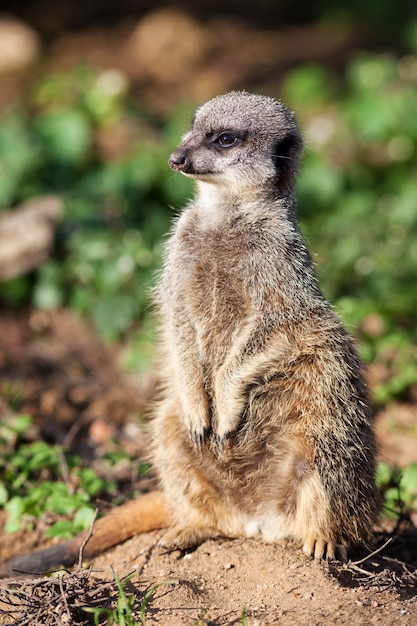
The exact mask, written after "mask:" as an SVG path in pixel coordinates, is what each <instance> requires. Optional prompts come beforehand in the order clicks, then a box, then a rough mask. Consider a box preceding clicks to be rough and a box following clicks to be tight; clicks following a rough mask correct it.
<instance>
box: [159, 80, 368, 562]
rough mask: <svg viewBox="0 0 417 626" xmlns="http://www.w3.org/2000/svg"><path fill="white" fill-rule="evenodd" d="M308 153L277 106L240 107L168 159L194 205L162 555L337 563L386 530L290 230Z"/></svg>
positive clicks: (163, 352)
mask: <svg viewBox="0 0 417 626" xmlns="http://www.w3.org/2000/svg"><path fill="white" fill-rule="evenodd" d="M301 152H302V138H301V135H300V132H299V130H298V127H297V124H296V121H295V119H294V115H293V114H292V113H291V112H290V111H289V110H288V109H287V108H286V107H285V106H284V105H283V104H282V103H280V102H277V101H275V100H273V99H272V98H268V97H265V96H258V95H253V94H248V93H246V92H231V93H229V94H226V95H224V96H219V97H217V98H214V99H213V100H211V101H209V102H207V103H205V104H203V105H202V106H201V107H200V108H199V109H197V111H196V114H195V116H194V118H193V122H192V127H191V130H190V131H189V132H188V133H187V134H186V135H185V136H184V138H183V141H182V143H181V145H180V146H179V147H178V148H177V149H176V150H175V151H174V152H173V154H172V155H171V158H170V161H169V164H170V166H171V168H172V169H174V170H176V171H178V172H180V173H182V174H183V175H185V176H189V177H192V178H194V179H195V180H196V186H197V193H196V197H195V199H194V200H193V201H192V203H191V204H190V205H189V206H188V207H186V208H185V210H184V211H183V212H182V214H181V215H180V217H179V218H178V220H177V221H176V223H175V225H174V228H173V231H172V235H171V238H170V240H169V242H168V245H167V250H166V258H165V264H164V268H163V272H162V276H161V280H160V284H159V289H158V306H159V311H160V317H161V332H160V365H161V376H162V389H161V399H160V401H159V403H158V406H157V408H156V411H155V417H154V420H153V424H152V435H153V452H154V461H155V465H156V468H157V470H158V472H159V476H160V480H161V484H162V487H163V489H164V492H165V496H166V499H167V502H168V505H169V507H170V512H171V515H172V520H173V528H171V529H170V530H169V531H168V533H167V535H166V536H165V540H164V541H165V543H166V544H167V545H170V546H177V547H180V548H187V547H190V546H193V545H196V544H197V543H199V542H201V541H203V540H204V539H205V538H207V537H212V536H216V535H226V536H230V537H236V536H260V537H263V538H264V539H266V540H269V541H275V540H279V539H281V538H283V537H292V538H293V539H295V540H297V541H300V542H301V543H302V544H303V549H304V551H305V552H306V553H307V554H309V555H315V556H316V557H318V558H320V557H323V556H327V557H328V558H332V557H334V556H335V551H336V547H337V546H344V547H348V546H350V545H352V544H356V543H359V542H361V541H365V540H367V538H368V536H369V531H370V529H371V527H372V523H373V521H374V520H375V517H376V515H377V512H378V507H379V501H378V494H377V490H376V487H375V481H374V472H375V442H374V436H373V432H372V423H371V421H372V420H371V412H370V408H369V403H368V398H367V392H366V387H365V384H364V382H363V378H362V371H361V364H360V362H359V360H358V357H357V355H356V352H355V349H354V346H353V343H352V341H351V339H350V338H349V337H348V335H347V334H346V332H345V330H344V329H343V327H342V326H341V324H340V322H339V320H338V318H337V317H336V315H335V313H334V312H333V310H332V308H331V306H330V305H329V304H328V303H327V301H326V300H325V298H324V297H323V295H322V293H321V291H320V289H319V287H318V284H317V279H316V275H315V272H314V268H313V265H312V262H311V258H310V255H309V253H308V250H307V248H306V245H305V242H304V240H303V238H302V235H301V233H300V230H299V228H298V225H297V222H296V218H295V213H294V186H295V177H296V174H297V169H298V164H299V160H300V156H301Z"/></svg>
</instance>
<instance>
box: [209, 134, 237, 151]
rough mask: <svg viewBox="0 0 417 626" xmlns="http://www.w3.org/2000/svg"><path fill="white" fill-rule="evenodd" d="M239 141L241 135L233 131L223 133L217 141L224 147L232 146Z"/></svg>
mask: <svg viewBox="0 0 417 626" xmlns="http://www.w3.org/2000/svg"><path fill="white" fill-rule="evenodd" d="M238 141H239V137H237V136H236V135H234V134H233V133H221V134H220V135H219V136H218V137H217V139H216V141H215V143H218V144H219V146H221V147H222V148H231V147H232V146H234V145H235V144H236V143H237V142H238Z"/></svg>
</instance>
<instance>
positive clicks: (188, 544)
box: [159, 526, 219, 550]
mask: <svg viewBox="0 0 417 626" xmlns="http://www.w3.org/2000/svg"><path fill="white" fill-rule="evenodd" d="M218 535H219V532H218V530H217V529H216V528H214V527H212V526H197V527H194V526H185V527H183V528H181V527H178V526H177V527H175V528H172V529H170V530H169V531H168V532H166V533H165V534H164V536H163V537H162V538H161V539H160V541H159V545H160V546H161V547H163V548H166V549H168V550H188V549H189V548H196V547H197V546H199V545H200V544H201V543H203V542H204V541H205V540H206V539H210V538H212V537H217V536H218Z"/></svg>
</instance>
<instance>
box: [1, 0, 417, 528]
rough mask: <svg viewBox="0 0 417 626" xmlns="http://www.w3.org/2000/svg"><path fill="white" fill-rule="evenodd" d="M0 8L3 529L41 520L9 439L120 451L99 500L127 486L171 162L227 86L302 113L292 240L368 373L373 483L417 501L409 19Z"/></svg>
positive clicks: (261, 4)
mask: <svg viewBox="0 0 417 626" xmlns="http://www.w3.org/2000/svg"><path fill="white" fill-rule="evenodd" d="M197 5H198V6H197ZM2 11H3V13H2V14H1V15H0V396H1V401H0V412H2V415H3V422H4V424H6V425H7V428H6V430H4V429H3V431H2V432H0V443H1V442H2V443H3V446H6V448H7V450H8V451H9V452H8V454H9V456H8V457H7V458H8V461H7V463H9V465H8V466H7V463H5V462H3V466H1V465H0V477H2V480H3V491H2V490H1V488H0V504H4V505H5V507H6V509H8V511H9V515H12V513H13V511H14V513H13V514H14V515H15V519H20V518H19V515H21V514H22V510H23V511H24V512H26V513H27V512H30V513H31V514H35V513H34V506H35V505H34V504H33V502H32V504H30V503H29V504H28V503H27V502H26V503H25V504H22V498H23V496H22V491H21V488H22V485H23V482H24V481H21V483H20V484H19V485H17V486H16V485H15V486H13V485H12V482H13V481H10V480H9V479H8V478H7V476H8V475H7V471H6V470H7V467H9V469H10V463H12V462H14V459H15V457H14V456H13V455H15V454H16V453H17V449H18V442H21V441H23V442H24V443H25V445H26V444H27V445H32V444H33V443H34V442H39V440H42V441H44V442H46V444H47V445H49V444H54V445H55V444H59V445H61V446H63V447H64V448H65V449H68V450H72V451H74V452H76V453H77V454H79V455H81V457H82V458H83V459H87V460H88V462H89V464H90V466H94V468H95V471H96V473H97V474H98V475H99V476H105V475H106V471H107V472H108V471H109V470H108V469H107V470H105V469H103V466H102V465H100V462H101V461H100V459H101V457H103V456H105V455H109V454H110V456H111V455H113V456H112V457H111V459H112V460H111V462H112V468H113V469H112V472H113V473H111V476H110V478H111V479H112V480H113V479H114V477H115V472H116V470H115V469H114V468H115V467H117V468H118V470H117V471H119V472H120V475H117V476H116V479H117V480H118V481H119V482H118V484H117V488H116V487H114V494H116V492H120V484H121V483H122V482H123V481H125V483H126V484H129V485H132V484H133V483H134V484H135V486H137V482H135V481H137V479H138V476H142V474H141V470H140V468H141V467H142V465H141V463H142V462H141V461H140V459H141V458H142V456H143V450H144V447H145V445H146V444H145V443H144V440H143V437H142V430H141V426H140V424H141V419H142V417H143V415H144V412H145V407H146V406H147V405H148V403H149V400H150V399H151V398H152V396H153V393H154V380H155V372H154V370H153V369H152V363H153V354H154V320H153V318H152V316H151V314H150V313H151V310H150V296H149V292H150V289H151V287H152V285H153V284H154V282H155V278H156V275H157V270H158V268H159V267H160V264H161V249H162V242H163V239H164V236H165V235H166V233H167V232H168V230H169V225H170V222H171V220H172V217H173V215H174V214H175V213H176V211H177V210H178V209H179V208H180V207H181V206H183V205H184V204H185V203H186V201H187V199H188V198H189V197H190V195H191V194H192V186H191V185H190V181H189V180H187V179H185V178H184V177H181V176H180V175H175V174H173V173H172V172H171V171H170V169H169V168H168V166H167V159H168V156H169V154H170V152H171V150H172V149H173V147H174V146H175V145H176V144H177V143H178V142H179V139H180V136H181V134H182V133H183V132H184V131H185V130H186V129H187V126H188V123H189V118H190V114H191V112H192V110H193V108H194V107H195V106H196V105H197V104H199V103H200V102H202V101H204V100H205V99H207V98H209V97H212V96H214V95H217V94H219V93H222V92H225V91H228V90H230V89H246V90H249V91H256V92H260V93H265V94H268V95H271V96H274V97H276V98H280V99H282V100H283V101H284V102H285V103H286V104H287V105H288V106H289V107H291V108H292V109H294V110H295V111H296V113H297V117H298V120H299V123H300V126H301V128H302V129H303V133H304V135H305V139H306V152H305V156H304V160H303V164H302V170H301V175H300V178H299V184H298V192H297V203H298V214H299V218H300V222H301V226H302V230H303V232H304V234H305V236H306V239H307V241H308V244H309V247H310V249H311V251H312V252H313V254H314V258H315V261H316V263H317V271H318V273H319V277H320V283H321V286H322V289H323V291H324V293H325V295H326V296H327V297H328V298H329V299H330V300H331V301H332V302H333V303H334V305H335V307H336V309H337V311H338V312H339V314H340V316H341V317H342V319H343V321H344V323H345V324H346V326H347V327H348V328H349V331H350V332H351V333H352V334H354V335H355V336H356V338H357V341H358V346H359V351H360V354H361V356H362V358H363V359H364V360H365V362H366V365H367V377H368V380H369V384H370V387H371V390H372V396H373V399H374V404H375V407H376V413H377V429H378V433H379V436H380V440H381V443H382V454H381V458H382V463H381V468H382V470H381V471H382V474H383V471H385V474H384V478H383V479H381V480H385V482H386V486H387V489H388V488H390V485H391V483H390V481H391V480H392V470H391V469H390V470H388V467H390V468H392V467H395V466H400V467H401V468H402V471H403V473H404V471H406V472H408V474H406V476H408V479H407V480H408V485H409V487H408V492H407V493H408V495H407V497H409V499H410V498H411V499H412V498H414V499H415V496H416V494H417V464H416V461H417V427H416V417H417V347H416V339H417V238H416V234H417V9H416V8H415V3H414V2H412V0H398V1H397V2H396V3H393V2H391V1H390V0H360V1H359V0H353V1H352V0H336V1H335V0H321V1H312V0H308V1H307V0H305V1H304V0H299V1H297V2H289V1H288V0H283V1H281V2H279V3H277V2H273V1H272V0H257V2H256V3H254V4H251V3H249V2H242V1H241V2H237V1H234V0H229V1H226V2H216V1H210V2H209V1H207V0H203V1H201V2H199V3H196V2H187V1H183V2H155V1H153V2H151V1H141V0H119V1H118V2H117V3H115V2H113V1H110V0H86V1H85V2H82V3H79V2H70V1H68V0H63V1H61V2H54V1H52V0H39V1H35V2H23V1H20V0H13V2H12V1H8V0H5V1H3V3H2ZM17 416H20V418H19V419H20V421H19V420H18V419H17ZM22 416H23V419H21V418H22ZM27 416H28V417H27ZM2 437H3V439H1V438H2ZM44 452H45V450H44ZM27 454H28V455H29V456H26V457H25V456H22V458H21V459H20V461H19V463H20V466H19V467H20V468H22V467H26V466H27V464H28V463H29V461H28V459H29V457H30V454H31V453H29V452H27ZM45 454H46V452H45ZM126 455H127V456H128V457H129V462H128V463H127V464H126ZM30 458H31V457H30ZM54 458H55V457H54ZM135 459H136V461H135ZM138 459H139V460H138ZM39 463H41V462H40V461H39ZM77 463H78V465H77ZM25 464H26V465H25ZM94 464H95V465H94ZM132 464H133V465H132ZM384 464H385V465H384ZM46 465H47V464H46ZM133 466H134V468H135V469H134V470H132V467H133ZM48 467H49V466H48ZM57 467H58V468H59V467H60V465H59V462H58V464H57ZM74 467H79V461H76V462H74ZM120 468H121V469H120ZM138 468H139V469H138ZM32 469H34V470H36V471H45V467H44V466H43V465H42V464H40V465H39V464H38V465H36V463H35V466H34V468H32ZM70 469H71V468H70ZM19 471H21V470H19ZM25 471H26V470H25ZM48 471H49V470H48ZM2 472H3V473H2ZM123 472H124V473H123ZM132 472H133V474H134V476H135V479H134V481H133V483H132V480H133V479H132V475H133V474H132ZM29 475H31V474H29V470H28V471H27V474H25V476H26V478H25V480H29ZM79 476H80V474H79V473H78V474H77V478H73V480H75V481H78V483H77V485H78V487H79V484H80V480H81V479H80V477H79ZM407 480H406V483H407ZM87 482H88V481H87ZM115 484H116V483H115ZM78 487H77V488H78ZM96 487H97V490H96V491H95V492H94V495H96V494H97V493H98V491H99V490H100V488H101V487H102V485H101V487H100V486H97V485H96V486H95V487H94V489H96ZM85 488H86V489H87V491H88V488H89V487H88V488H87V487H85ZM19 489H20V491H19ZM91 489H92V488H91ZM93 491H94V490H93ZM16 498H18V500H19V498H20V500H19V505H17V504H16V502H17V501H16ZM39 498H40V496H38V500H39ZM393 498H394V496H393ZM10 502H14V504H13V506H12V505H11V504H10ZM19 506H20V509H19ZM31 506H32V508H30V507H31ZM13 507H15V508H13ZM22 507H23V509H22ZM25 507H26V508H25ZM11 512H12V513H11ZM17 526H18V524H17Z"/></svg>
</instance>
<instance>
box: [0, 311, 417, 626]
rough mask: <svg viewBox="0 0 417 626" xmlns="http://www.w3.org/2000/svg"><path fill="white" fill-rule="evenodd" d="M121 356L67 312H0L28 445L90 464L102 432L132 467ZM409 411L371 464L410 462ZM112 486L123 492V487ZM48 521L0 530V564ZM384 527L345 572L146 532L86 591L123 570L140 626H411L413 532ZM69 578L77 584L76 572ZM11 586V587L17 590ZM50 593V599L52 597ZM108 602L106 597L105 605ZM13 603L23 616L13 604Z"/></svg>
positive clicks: (139, 452) (261, 547) (142, 397)
mask: <svg viewBox="0 0 417 626" xmlns="http://www.w3.org/2000/svg"><path fill="white" fill-rule="evenodd" d="M120 350H121V348H120V347H119V348H118V349H115V348H112V349H109V348H108V347H107V346H104V345H103V344H102V343H101V342H100V341H99V339H98V338H97V336H96V335H95V333H94V332H93V330H92V329H91V327H90V326H89V325H88V324H87V323H86V322H85V321H81V320H79V319H78V318H76V317H75V316H74V315H72V314H71V313H69V312H68V311H66V310H61V311H55V312H50V313H39V312H30V311H28V312H25V313H22V312H21V313H20V314H19V315H16V314H13V313H12V312H8V311H0V378H1V380H2V384H3V389H4V388H5V386H7V385H8V388H9V390H10V389H17V388H18V389H19V393H20V400H19V401H20V411H25V412H30V413H31V414H32V415H33V416H34V427H33V432H32V433H31V437H32V438H33V439H36V438H44V439H46V440H48V441H57V442H61V443H62V442H64V443H65V444H66V445H67V446H68V447H69V449H71V450H73V451H77V452H78V453H79V454H81V456H83V458H84V459H85V460H86V461H87V462H90V463H91V464H92V465H93V467H99V466H98V465H97V463H98V461H99V458H100V456H101V455H102V454H103V451H105V450H106V449H107V448H108V447H111V445H112V443H111V437H112V436H116V437H118V438H119V439H120V441H121V442H122V444H123V445H124V446H125V448H126V449H127V450H129V452H130V453H131V454H132V455H136V457H137V459H139V460H140V459H141V458H143V456H144V455H145V454H146V438H145V436H144V435H143V426H142V425H141V422H140V420H139V419H138V416H139V415H141V414H143V411H144V406H145V405H146V403H147V402H149V401H150V399H151V398H152V395H153V389H154V385H153V378H152V376H149V375H148V376H147V377H146V378H145V379H135V380H133V381H132V378H131V377H130V376H126V375H124V374H123V373H122V372H121V371H120V368H119V366H118V363H119V356H120ZM370 378H372V376H371V375H370ZM6 383H7V385H6ZM416 412H417V407H416V405H413V404H407V405H405V404H404V405H401V404H399V405H396V406H392V407H390V408H389V409H386V410H385V411H384V412H383V413H381V414H380V415H379V416H378V419H377V431H378V434H379V440H380V444H381V456H382V457H383V458H384V459H385V460H387V461H388V462H390V463H393V464H397V465H400V466H401V464H402V463H404V464H406V463H409V462H411V461H413V460H414V461H415V460H416V458H417V436H416V433H415V429H414V424H415V417H416ZM142 481H144V482H142V484H141V485H135V488H145V489H148V488H150V487H151V484H150V482H151V478H147V479H142ZM119 484H120V485H121V490H122V491H123V484H124V483H123V479H122V480H121V482H120V483H119ZM3 519H4V517H3ZM47 521H48V520H46V521H45V522H44V524H43V525H42V524H41V525H39V526H38V527H37V529H36V530H35V531H33V532H31V533H28V532H22V533H18V534H17V535H14V536H13V540H12V541H11V537H10V536H8V535H5V534H4V533H2V532H0V556H1V559H2V560H4V559H6V558H10V557H11V556H12V555H16V554H19V553H22V552H27V551H29V550H31V549H33V548H35V547H37V546H40V545H45V534H44V533H45V528H46V524H47ZM414 521H416V520H414ZM392 530H393V528H392V523H391V526H389V525H388V526H386V527H385V528H384V529H382V528H379V529H376V532H375V546H374V548H372V550H373V549H375V548H377V547H378V546H379V547H380V546H382V545H383V544H384V543H385V542H386V540H387V539H389V537H390V536H391V543H389V545H387V546H386V547H385V548H383V549H382V550H381V551H380V552H378V553H376V554H374V555H371V556H369V553H370V552H371V551H372V550H371V549H369V550H367V551H362V552H361V553H358V554H351V555H350V558H351V561H349V563H348V564H341V563H333V564H328V563H318V562H315V561H312V560H309V559H307V558H306V557H304V556H303V555H302V553H301V551H300V547H299V546H297V545H294V544H292V543H291V542H283V543H282V544H275V545H268V544H264V543H262V542H260V541H255V540H243V539H241V540H233V541H232V540H227V539H224V538H219V539H216V540H210V541H206V542H205V543H204V544H203V545H201V546H200V547H198V548H197V549H196V550H194V551H192V552H189V553H187V554H182V553H180V552H172V553H166V552H163V551H162V550H161V549H160V548H159V547H158V539H159V538H160V536H161V531H155V532H151V533H146V534H143V535H140V536H138V537H134V538H132V539H131V540H129V541H126V542H125V543H124V544H122V545H119V546H117V547H116V548H114V549H112V550H110V551H108V552H107V553H106V554H103V555H101V556H99V557H98V558H96V559H95V561H94V563H93V564H92V571H91V573H89V584H88V585H87V586H88V588H90V587H91V588H93V589H95V588H97V589H100V588H101V586H102V585H103V582H102V581H103V580H106V581H109V580H112V579H113V575H114V574H113V572H116V574H117V575H118V576H119V577H124V576H126V575H129V574H131V575H132V577H131V578H130V579H129V583H128V584H127V586H126V593H127V595H131V594H132V595H134V596H135V598H136V603H135V606H136V607H137V612H136V617H137V619H139V616H140V608H141V602H143V598H144V597H145V595H146V593H147V592H150V597H149V599H148V600H147V601H146V603H147V605H146V612H145V617H146V622H145V623H146V624H147V625H149V626H150V625H153V624H163V625H165V624H174V625H178V626H182V625H184V626H185V625H190V626H191V625H192V624H209V625H212V626H214V625H218V626H221V625H226V624H245V623H246V624H247V625H250V626H255V625H262V626H266V625H269V624H288V625H292V624H294V625H295V624H297V625H299V624H303V625H304V624H306V625H310V624H311V625H313V624H315V625H323V626H324V625H330V624H360V625H363V626H365V625H368V624H369V625H371V624H381V625H382V626H388V625H391V624H394V623H395V624H397V623H398V624H401V625H404V626H411V625H412V624H416V623H417V574H416V572H417V570H416V568H417V532H416V531H415V528H414V527H413V525H412V523H411V520H409V521H408V522H407V520H404V521H403V522H402V524H401V525H400V527H399V528H396V529H395V530H394V533H393V534H391V533H390V531H392ZM75 572H76V574H75V576H85V570H83V571H79V572H78V574H77V570H75ZM72 576H74V574H72ZM50 580H51V579H46V581H45V583H42V581H37V582H36V585H37V587H36V590H34V589H32V588H31V591H30V594H29V596H30V597H31V598H35V597H36V593H38V592H39V590H40V589H42V584H45V585H46V586H48V585H50V584H51V582H50ZM70 580H72V581H73V580H74V579H70ZM27 584H29V585H30V584H32V583H27ZM10 585H11V581H4V583H2V585H1V586H0V599H3V602H4V594H5V593H6V597H8V596H7V593H9V592H10V589H11V588H15V585H12V587H11V586H10ZM22 585H23V583H22V582H19V583H18V588H22ZM158 585H160V586H159V587H158ZM155 587H157V588H156V589H155ZM83 588H84V587H83ZM5 590H6V592H5ZM56 593H58V596H57V598H58V599H59V597H60V596H59V593H61V592H60V591H59V590H58V592H56ZM75 597H77V598H78V600H79V601H81V600H80V598H82V594H81V593H80V592H79V591H78V592H77V594H75ZM112 597H113V600H111V598H110V599H109V600H108V601H109V602H110V603H111V602H112V601H113V604H114V594H113V596H112ZM9 599H10V598H9ZM48 602H49V601H48ZM68 602H69V601H68ZM68 602H67V604H68ZM56 604H57V608H56V610H57V611H59V610H62V611H64V608H63V607H64V604H63V603H62V602H58V601H57V603H56ZM5 606H6V608H4V607H5ZM17 606H18V607H20V608H19V610H23V609H22V608H21V598H20V600H19V601H18V602H17ZM44 606H45V605H44ZM69 606H71V605H70V603H69ZM102 606H103V605H102ZM104 606H105V604H104ZM0 609H3V610H5V611H6V614H5V615H3V616H2V617H1V619H2V620H3V621H1V619H0V623H4V624H12V623H18V624H24V623H28V624H45V625H46V624H48V625H49V624H52V623H54V624H55V623H58V624H64V623H69V624H81V623H88V622H85V621H84V622H83V621H78V619H76V618H75V617H74V615H75V613H74V614H71V615H72V617H71V619H69V618H66V616H65V615H64V614H62V615H61V617H58V616H57V618H58V621H46V618H45V621H43V620H42V619H41V620H40V621H36V620H35V619H34V618H33V619H32V621H30V620H29V621H28V622H27V621H24V618H23V616H21V618H19V619H20V621H19V619H18V618H17V616H15V617H14V618H13V619H17V621H10V620H11V613H10V612H9V611H10V610H11V609H10V607H8V608H7V605H4V603H1V602H0ZM14 609H16V606H15V607H13V610H14ZM16 610H17V609H16ZM25 610H26V609H25ZM68 610H69V609H68ZM22 615H23V613H22ZM64 618H65V619H64ZM54 619H55V618H54ZM82 619H84V620H85V615H84V613H83V618H82ZM71 620H72V621H71ZM90 623H93V622H90Z"/></svg>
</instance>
